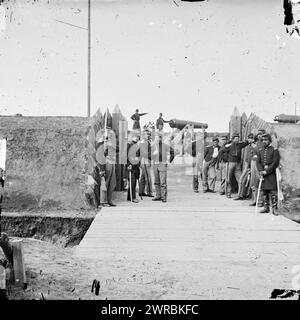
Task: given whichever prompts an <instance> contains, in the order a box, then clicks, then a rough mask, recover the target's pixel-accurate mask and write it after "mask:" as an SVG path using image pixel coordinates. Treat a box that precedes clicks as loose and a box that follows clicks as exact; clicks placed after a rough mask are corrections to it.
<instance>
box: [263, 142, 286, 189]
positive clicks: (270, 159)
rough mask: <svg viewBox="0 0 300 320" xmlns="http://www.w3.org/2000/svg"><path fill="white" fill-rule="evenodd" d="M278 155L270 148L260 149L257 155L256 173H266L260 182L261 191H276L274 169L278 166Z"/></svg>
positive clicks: (275, 150)
mask: <svg viewBox="0 0 300 320" xmlns="http://www.w3.org/2000/svg"><path fill="white" fill-rule="evenodd" d="M279 161H280V155H279V152H278V150H277V149H274V148H273V147H272V146H270V145H269V146H267V147H264V148H260V149H259V150H258V153H257V169H258V171H264V170H265V171H266V172H267V174H266V175H265V176H264V180H263V181H262V190H269V191H271V190H273V191H277V180H276V168H277V167H278V166H279Z"/></svg>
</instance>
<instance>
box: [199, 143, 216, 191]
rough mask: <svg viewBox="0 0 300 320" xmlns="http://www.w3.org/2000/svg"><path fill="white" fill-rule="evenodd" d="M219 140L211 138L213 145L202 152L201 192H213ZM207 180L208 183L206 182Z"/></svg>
mask: <svg viewBox="0 0 300 320" xmlns="http://www.w3.org/2000/svg"><path fill="white" fill-rule="evenodd" d="M219 149H220V146H219V139H218V138H213V145H212V146H206V147H205V150H204V161H203V172H202V179H203V182H202V183H203V192H204V193H205V192H215V183H216V177H217V176H216V168H215V165H216V163H217V159H218V155H219ZM208 180H209V182H208Z"/></svg>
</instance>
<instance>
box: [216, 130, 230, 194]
mask: <svg viewBox="0 0 300 320" xmlns="http://www.w3.org/2000/svg"><path fill="white" fill-rule="evenodd" d="M227 143H228V137H227V136H223V137H222V146H221V149H220V151H219V154H218V159H217V163H216V169H217V170H220V181H221V184H220V190H219V192H220V195H224V194H225V192H226V178H227V166H228V150H227V149H226V148H225V145H226V144H227Z"/></svg>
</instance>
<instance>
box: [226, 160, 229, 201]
mask: <svg viewBox="0 0 300 320" xmlns="http://www.w3.org/2000/svg"><path fill="white" fill-rule="evenodd" d="M228 169H229V162H226V167H225V170H226V174H225V176H226V178H225V194H226V196H227V194H228V193H227V191H228V171H229V170H228Z"/></svg>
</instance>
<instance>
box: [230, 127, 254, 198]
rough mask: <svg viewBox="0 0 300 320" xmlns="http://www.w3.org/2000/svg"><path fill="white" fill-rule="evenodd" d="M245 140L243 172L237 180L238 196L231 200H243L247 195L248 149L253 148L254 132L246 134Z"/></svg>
mask: <svg viewBox="0 0 300 320" xmlns="http://www.w3.org/2000/svg"><path fill="white" fill-rule="evenodd" d="M247 140H248V143H249V145H248V146H247V147H246V148H245V153H244V157H245V160H244V164H243V172H242V174H241V178H240V181H239V182H238V183H239V190H238V196H237V198H234V199H233V200H244V198H245V197H247V196H248V195H249V186H250V163H251V156H250V150H253V144H254V134H253V133H249V134H248V136H247ZM254 146H255V145H254ZM255 147H256V146H255ZM251 148H252V149H251Z"/></svg>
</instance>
